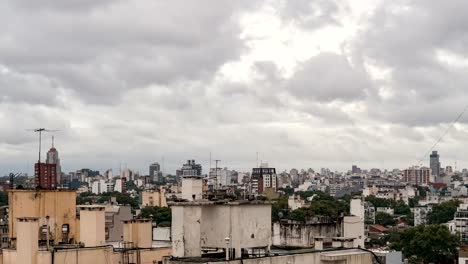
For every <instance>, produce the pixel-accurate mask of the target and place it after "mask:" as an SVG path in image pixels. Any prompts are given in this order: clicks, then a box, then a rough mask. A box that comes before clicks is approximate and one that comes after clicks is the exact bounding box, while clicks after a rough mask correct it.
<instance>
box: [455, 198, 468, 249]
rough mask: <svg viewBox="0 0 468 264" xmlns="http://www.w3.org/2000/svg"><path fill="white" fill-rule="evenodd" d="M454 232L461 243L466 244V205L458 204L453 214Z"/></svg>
mask: <svg viewBox="0 0 468 264" xmlns="http://www.w3.org/2000/svg"><path fill="white" fill-rule="evenodd" d="M454 220H455V231H456V232H457V233H458V234H459V236H460V240H461V241H462V242H468V204H460V205H459V207H458V209H457V212H456V213H455V219H454Z"/></svg>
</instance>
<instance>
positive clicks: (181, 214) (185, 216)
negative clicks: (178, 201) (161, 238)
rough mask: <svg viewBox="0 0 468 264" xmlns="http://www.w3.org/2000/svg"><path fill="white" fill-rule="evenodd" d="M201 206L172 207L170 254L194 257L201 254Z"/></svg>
mask: <svg viewBox="0 0 468 264" xmlns="http://www.w3.org/2000/svg"><path fill="white" fill-rule="evenodd" d="M201 218H202V208H201V206H174V207H172V254H173V255H174V256H175V257H196V256H200V254H201V246H200V233H201V229H200V228H201Z"/></svg>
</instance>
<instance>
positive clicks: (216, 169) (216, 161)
mask: <svg viewBox="0 0 468 264" xmlns="http://www.w3.org/2000/svg"><path fill="white" fill-rule="evenodd" d="M220 161H221V160H215V163H216V168H215V171H216V177H215V179H216V180H215V181H216V185H215V187H216V189H218V162H220Z"/></svg>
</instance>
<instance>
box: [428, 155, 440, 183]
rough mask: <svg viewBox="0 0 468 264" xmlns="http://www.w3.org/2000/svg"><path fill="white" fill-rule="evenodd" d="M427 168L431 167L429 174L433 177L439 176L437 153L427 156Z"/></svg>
mask: <svg viewBox="0 0 468 264" xmlns="http://www.w3.org/2000/svg"><path fill="white" fill-rule="evenodd" d="M429 166H430V167H431V173H432V175H433V176H435V177H439V176H440V161H439V154H438V153H437V151H435V150H434V151H432V154H431V155H430V156H429Z"/></svg>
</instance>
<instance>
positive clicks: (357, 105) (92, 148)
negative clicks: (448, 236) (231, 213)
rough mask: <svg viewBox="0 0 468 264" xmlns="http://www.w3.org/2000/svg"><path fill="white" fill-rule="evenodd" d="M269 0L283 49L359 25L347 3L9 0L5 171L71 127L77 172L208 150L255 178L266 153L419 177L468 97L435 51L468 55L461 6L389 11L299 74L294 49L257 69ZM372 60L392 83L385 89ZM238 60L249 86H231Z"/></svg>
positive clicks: (388, 6) (0, 136)
mask: <svg viewBox="0 0 468 264" xmlns="http://www.w3.org/2000/svg"><path fill="white" fill-rule="evenodd" d="M264 4H266V5H267V6H268V7H269V8H271V9H273V10H274V12H271V13H268V12H267V13H268V15H270V14H277V15H278V18H279V19H280V20H281V23H280V24H281V25H283V26H285V27H287V28H288V30H285V32H286V31H287V32H286V33H285V32H283V31H282V32H278V34H279V35H278V36H275V38H271V39H276V38H278V39H280V41H281V42H288V39H287V38H288V37H289V36H288V34H294V37H295V38H297V39H295V41H298V40H300V36H301V34H302V33H311V32H315V30H317V29H326V28H329V27H330V26H332V27H342V26H346V25H341V24H340V22H339V21H341V17H339V15H341V14H342V13H346V12H349V10H348V5H347V3H345V2H341V1H340V2H337V1H302V0H301V1H268V2H265V1H258V2H257V1H247V0H245V1H227V0H226V1H224V0H222V1H208V0H206V1H205V0H204V1H182V0H177V1H169V2H168V1H119V0H115V1H113V0H105V1H98V2H96V1H88V0H85V1H50V0H40V1H35V2H34V3H28V2H27V1H24V0H18V1H16V0H15V1H13V0H11V1H3V2H0V16H2V18H4V20H5V21H7V23H4V24H2V25H0V30H1V33H0V65H4V66H5V67H6V68H8V69H9V71H6V72H5V71H0V72H1V73H0V126H1V127H2V131H0V153H2V154H3V153H6V154H5V155H4V156H2V159H0V173H3V172H4V171H5V170H6V169H8V170H9V169H14V168H19V169H21V170H24V168H25V165H24V164H25V162H24V160H28V161H29V162H30V163H32V162H34V161H35V157H36V147H37V143H36V135H34V134H33V133H30V132H27V131H25V130H24V129H25V128H34V127H48V128H57V129H61V130H62V131H61V132H59V133H58V134H57V144H58V148H59V151H60V154H61V157H62V162H63V165H64V168H65V170H73V169H78V168H80V167H92V168H96V169H101V170H102V169H107V168H118V166H119V164H125V163H127V164H128V166H129V167H131V168H136V169H140V170H141V171H146V166H147V164H148V163H150V162H153V161H154V160H158V159H160V158H161V156H165V158H166V166H167V168H168V170H167V171H168V172H172V171H173V170H174V169H175V168H176V167H177V166H179V165H180V164H181V163H182V162H183V160H185V159H187V158H196V159H197V160H200V161H201V162H202V163H203V164H204V165H205V166H207V165H208V163H209V161H208V155H209V152H212V153H213V156H214V157H216V158H220V159H222V160H223V166H234V168H237V169H241V170H248V169H250V168H251V167H252V166H254V164H255V152H257V151H258V152H260V158H261V160H263V161H268V162H269V163H270V164H271V165H273V166H275V167H277V168H278V169H284V168H290V167H298V168H302V167H313V168H315V169H319V168H320V167H327V166H332V167H333V166H335V167H334V168H337V169H346V168H348V167H349V166H350V165H351V163H356V164H358V165H361V166H363V167H364V166H375V167H379V166H385V167H390V166H400V167H406V166H408V165H410V164H411V163H412V162H413V161H415V160H417V159H419V158H420V155H422V154H421V153H424V152H425V151H426V150H427V148H428V146H429V145H431V144H432V143H433V142H434V140H436V139H437V137H438V136H439V135H440V132H441V131H443V129H445V128H446V123H447V122H449V121H451V120H452V119H453V118H454V117H455V116H456V115H457V114H458V112H459V111H461V110H462V109H463V107H464V105H465V104H466V102H467V99H468V98H467V96H466V95H465V93H464V91H465V90H466V89H465V87H466V85H467V84H468V80H467V78H468V77H466V74H465V72H466V68H467V67H463V66H454V65H450V63H446V62H442V61H440V60H439V59H440V58H439V59H438V57H437V54H438V52H440V51H444V52H448V53H450V54H455V56H460V57H462V58H463V57H465V56H464V55H463V54H466V47H467V45H466V44H467V43H466V40H467V37H466V36H467V34H466V33H467V26H466V25H467V23H465V22H466V21H465V20H466V17H465V16H464V14H465V13H466V10H468V4H466V3H464V2H463V1H448V2H440V3H432V2H431V3H425V2H422V1H402V0H401V1H400V0H398V1H383V3H382V6H380V7H379V8H378V9H377V10H376V12H375V13H374V15H373V16H372V17H371V19H370V20H369V21H366V27H362V29H361V31H358V32H357V33H356V35H355V36H353V38H352V39H347V40H346V41H345V43H342V44H343V45H342V46H346V47H347V48H346V50H348V48H349V50H350V52H349V53H344V51H343V53H340V54H338V53H327V52H321V53H319V54H318V55H316V56H314V57H311V58H309V59H308V60H306V61H304V62H300V63H299V65H298V66H297V68H296V69H295V71H294V72H293V73H292V75H287V74H284V72H281V71H280V70H279V69H282V70H284V69H286V68H287V66H285V65H277V64H275V63H278V61H282V59H283V58H284V57H286V56H291V58H288V59H286V61H289V59H291V61H293V60H294V59H297V58H295V57H294V58H292V57H293V56H295V55H293V54H295V53H296V52H297V51H293V52H291V53H290V54H289V53H288V55H285V54H271V56H272V58H265V57H266V56H265V55H264V54H262V56H260V57H261V58H262V59H261V60H259V61H255V59H253V61H252V62H251V61H249V60H251V59H252V58H256V57H255V56H249V52H252V50H251V49H252V47H254V46H255V45H250V44H251V43H250V41H259V40H258V39H251V40H250V39H241V38H240V34H241V33H242V32H243V30H245V29H244V28H240V25H243V24H240V23H239V21H240V18H241V17H242V15H243V14H244V12H248V13H249V14H253V13H256V12H257V11H258V10H257V7H259V6H262V7H264V6H263V5H264ZM261 10H263V9H261ZM260 12H262V11H260ZM261 17H262V15H259V18H261ZM245 26H247V27H248V26H250V25H245ZM265 34H269V33H265ZM283 34H284V35H283ZM254 35H255V34H254ZM324 35H326V34H324ZM268 39H270V38H265V40H260V41H269V40H268ZM305 41H309V40H307V39H305ZM291 43H294V42H291ZM262 47H263V46H262ZM262 52H264V51H263V50H262ZM266 52H267V51H265V54H267V53H266ZM346 52H347V51H346ZM299 55H300V54H299ZM275 56H281V59H280V60H277V58H275ZM299 57H301V56H299ZM245 61H248V62H245ZM369 61H370V62H373V63H375V64H376V65H377V66H382V67H384V68H388V69H390V72H391V74H390V75H389V76H390V77H389V78H388V79H384V80H372V79H371V78H370V76H369V74H368V72H366V71H365V70H364V69H366V68H365V65H364V64H365V63H367V62H369ZM230 63H234V64H236V63H239V64H240V66H239V65H237V64H236V65H235V67H233V72H231V73H232V74H233V76H240V75H242V74H246V75H247V76H241V77H239V78H233V77H232V76H225V75H224V73H223V72H222V70H221V69H223V66H226V65H228V64H230ZM465 63H466V62H465ZM236 67H239V68H240V71H239V72H237V70H238V69H237V68H236ZM287 70H291V69H286V71H287ZM227 75H229V73H228V74H227ZM286 75H287V76H288V77H284V76H286ZM381 86H385V87H386V88H387V89H388V91H390V93H389V94H390V95H388V96H383V95H382V94H381ZM466 120H468V119H467V118H464V119H463V120H462V121H463V122H465V123H466ZM465 138H466V128H465V126H461V127H459V126H457V128H456V129H454V131H453V134H452V133H451V134H450V135H449V136H448V137H447V139H446V140H444V141H443V142H442V143H441V145H440V148H441V149H439V150H441V152H442V153H444V152H445V153H446V154H445V155H446V156H454V153H457V155H459V156H461V155H463V154H465V155H466V154H467V153H465V152H464V151H463V150H460V149H457V148H456V147H454V145H461V142H463V140H465ZM48 140H49V139H48V138H47V139H46V145H47V144H48V143H49V141H48ZM448 152H450V153H448ZM460 164H461V162H460ZM31 168H32V166H27V168H26V170H30V169H31Z"/></svg>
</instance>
